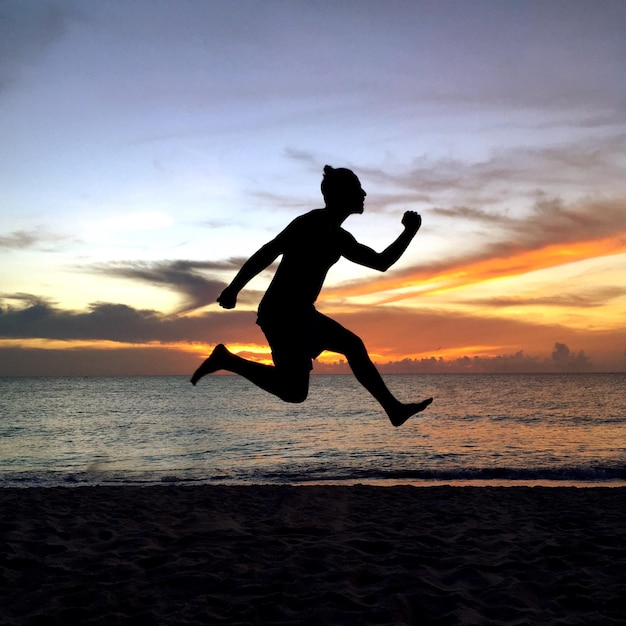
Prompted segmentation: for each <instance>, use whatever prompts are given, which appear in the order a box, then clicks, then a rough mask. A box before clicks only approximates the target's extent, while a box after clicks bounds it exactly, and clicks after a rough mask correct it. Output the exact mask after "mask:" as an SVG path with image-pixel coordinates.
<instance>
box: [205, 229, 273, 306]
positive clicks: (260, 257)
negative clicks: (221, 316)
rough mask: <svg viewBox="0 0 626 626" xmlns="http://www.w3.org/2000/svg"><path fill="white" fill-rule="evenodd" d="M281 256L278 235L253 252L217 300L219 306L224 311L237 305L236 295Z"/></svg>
mask: <svg viewBox="0 0 626 626" xmlns="http://www.w3.org/2000/svg"><path fill="white" fill-rule="evenodd" d="M280 254H282V246H281V243H280V235H279V236H278V237H276V238H275V239H273V240H272V241H270V242H269V243H266V244H265V245H264V246H262V247H261V248H260V249H259V250H258V251H257V252H255V253H254V254H253V255H252V256H251V257H250V258H249V259H248V260H247V261H246V262H245V263H244V264H243V265H242V266H241V269H240V270H239V271H238V272H237V275H236V276H235V278H233V280H232V282H231V283H230V285H228V287H226V289H224V291H222V293H221V294H220V295H219V297H218V298H217V301H218V302H219V303H220V306H222V307H224V308H225V309H234V308H235V306H236V304H237V295H238V294H239V292H240V291H241V290H242V289H243V288H244V287H245V286H246V285H247V284H248V282H249V281H250V280H252V279H253V278H254V277H255V276H256V275H257V274H259V273H260V272H262V271H263V270H264V269H265V268H266V267H267V266H268V265H270V264H271V263H272V262H273V261H275V260H276V258H277V257H278V256H279V255H280Z"/></svg>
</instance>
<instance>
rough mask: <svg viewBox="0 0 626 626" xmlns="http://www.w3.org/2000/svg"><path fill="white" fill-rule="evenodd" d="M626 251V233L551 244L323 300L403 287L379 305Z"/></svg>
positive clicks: (363, 285)
mask: <svg viewBox="0 0 626 626" xmlns="http://www.w3.org/2000/svg"><path fill="white" fill-rule="evenodd" d="M623 252H626V236H625V235H623V234H619V235H616V236H612V237H606V238H603V239H597V240H589V241H577V242H572V243H559V244H552V245H547V246H543V247H541V248H538V249H533V250H524V251H521V252H517V253H514V254H511V255H508V256H504V255H499V256H493V257H490V258H487V259H481V260H477V261H468V262H465V263H458V264H456V265H451V266H449V267H447V268H445V269H442V270H438V269H436V268H424V269H422V268H414V269H412V270H410V271H409V272H403V273H402V274H395V275H394V276H390V277H389V278H387V277H383V278H380V279H378V280H368V281H366V282H359V283H352V284H348V285H343V286H339V287H335V288H331V289H328V290H327V291H326V293H325V294H324V296H323V297H322V298H321V299H330V298H332V299H336V298H347V297H351V296H352V297H354V296H363V295H372V294H377V293H383V292H390V291H395V290H402V292H401V293H397V294H391V295H388V296H386V297H384V298H383V299H382V300H380V301H379V303H380V304H384V303H390V302H397V301H399V300H403V299H405V298H410V297H412V296H415V295H418V294H419V295H426V294H438V293H444V292H446V291H450V290H452V289H458V288H460V287H467V286H470V285H476V284H478V283H483V282H486V281H490V280H496V279H501V278H510V277H513V276H520V275H522V274H527V273H529V272H534V271H537V270H542V269H548V268H554V267H558V266H561V265H565V264H567V263H573V262H575V261H581V260H584V259H590V258H600V257H606V256H611V255H615V254H621V253H623ZM412 288H415V289H412ZM407 290H410V291H407Z"/></svg>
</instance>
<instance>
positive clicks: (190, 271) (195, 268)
mask: <svg viewBox="0 0 626 626" xmlns="http://www.w3.org/2000/svg"><path fill="white" fill-rule="evenodd" d="M242 263H243V260H242V259H240V258H231V259H228V260H225V261H185V260H174V261H160V262H155V263H147V262H125V263H121V262H120V263H109V264H102V265H97V266H93V267H92V268H90V269H91V271H95V272H98V273H100V274H106V275H107V276H112V277H116V278H123V279H130V280H137V281H141V282H146V283H150V284H152V285H156V286H158V287H168V288H170V289H171V290H173V291H175V292H176V293H179V294H180V295H181V296H182V298H183V302H182V304H181V306H180V307H179V309H178V311H177V313H184V312H189V311H193V310H194V309H199V308H201V307H204V306H207V305H209V304H213V303H214V302H215V301H216V299H217V297H218V296H219V294H220V293H221V292H222V290H223V289H224V287H226V282H224V281H221V280H217V279H215V278H213V277H207V276H205V275H204V274H202V273H201V272H202V271H209V272H223V271H227V272H234V271H236V270H238V269H239V268H240V267H241V265H242ZM244 297H245V296H244Z"/></svg>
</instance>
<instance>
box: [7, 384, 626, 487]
mask: <svg viewBox="0 0 626 626" xmlns="http://www.w3.org/2000/svg"><path fill="white" fill-rule="evenodd" d="M385 380H386V382H387V383H388V385H389V387H390V388H391V390H392V391H393V392H394V393H395V394H396V395H397V397H399V398H400V399H401V400H403V401H417V400H420V399H423V398H426V397H429V396H432V397H434V402H433V404H432V405H431V406H430V407H428V408H427V409H426V411H424V412H423V413H421V414H419V415H417V416H415V417H412V418H411V419H410V420H409V421H408V422H407V423H406V424H404V425H403V426H401V427H400V428H394V427H393V426H392V425H391V424H390V423H389V421H388V419H387V418H386V416H385V414H384V413H383V412H382V410H381V409H380V407H379V406H378V404H377V403H376V402H375V401H374V400H373V399H372V398H371V397H369V396H368V394H367V393H366V392H365V391H364V390H363V389H362V388H361V387H360V386H359V385H358V383H357V382H356V380H355V379H354V378H353V377H351V376H348V375H345V376H344V375H341V376H337V375H335V376H313V377H312V380H311V392H310V395H309V398H308V399H307V401H306V402H304V403H303V404H286V403H283V402H281V401H280V400H278V399H276V398H274V397H273V396H271V395H269V394H267V393H264V392H263V391H261V390H259V389H257V388H255V387H254V386H253V385H251V384H250V383H248V382H247V381H245V380H243V379H241V378H239V377H236V376H221V375H220V376H207V377H205V378H204V379H202V380H201V381H200V382H199V384H198V385H197V386H196V387H193V386H192V385H190V384H189V382H188V379H187V377H176V376H173V377H124V378H121V377H120V378H115V377H102V378H3V379H0V487H1V486H10V485H11V486H13V485H21V486H36V485H37V486H53V485H91V484H93V485H95V484H154V483H163V482H171V483H182V484H198V483H200V484H202V483H209V484H215V483H229V484H253V483H254V484H259V483H266V484H311V483H344V484H345V483H347V484H355V483H368V484H398V483H402V484H441V483H446V484H485V483H487V484H513V485H514V484H529V483H530V484H559V485H562V484H576V485H597V484H602V485H626V375H625V374H563V375H559V374H550V375H539V374H532V375H520V374H510V375H491V374H484V375H480V374H465V375H452V374H440V375H393V376H387V377H385Z"/></svg>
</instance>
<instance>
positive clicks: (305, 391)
mask: <svg viewBox="0 0 626 626" xmlns="http://www.w3.org/2000/svg"><path fill="white" fill-rule="evenodd" d="M308 395H309V377H308V374H307V376H306V377H305V378H296V379H294V378H293V377H289V378H287V379H286V381H285V384H284V385H283V390H282V393H281V394H280V399H281V400H283V401H284V402H290V403H292V404H300V403H301V402H304V401H305V400H306V399H307V396H308Z"/></svg>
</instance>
